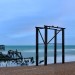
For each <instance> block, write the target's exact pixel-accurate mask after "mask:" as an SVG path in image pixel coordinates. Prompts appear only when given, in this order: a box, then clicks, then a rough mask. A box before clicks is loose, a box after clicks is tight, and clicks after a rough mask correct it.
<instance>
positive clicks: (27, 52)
mask: <svg viewBox="0 0 75 75" xmlns="http://www.w3.org/2000/svg"><path fill="white" fill-rule="evenodd" d="M9 50H14V51H16V50H17V51H19V52H21V53H22V56H23V57H24V58H28V57H33V58H34V61H35V62H36V46H35V45H6V46H5V50H2V51H0V52H2V53H3V54H7V53H8V51H9ZM47 53H48V56H47V64H53V63H54V45H53V44H51V45H50V44H49V45H48V51H47ZM42 60H44V45H42V44H40V45H39V62H40V61H42ZM73 61H75V45H65V62H73ZM35 62H34V64H30V66H33V65H35ZM6 63H7V62H3V61H2V62H1V63H0V67H7V66H8V67H14V66H20V65H17V64H13V63H12V64H11V63H9V64H10V65H9V64H7V65H6ZM57 63H62V46H61V44H58V45H57ZM43 64H44V62H42V63H40V64H39V65H43ZM24 66H25V65H24Z"/></svg>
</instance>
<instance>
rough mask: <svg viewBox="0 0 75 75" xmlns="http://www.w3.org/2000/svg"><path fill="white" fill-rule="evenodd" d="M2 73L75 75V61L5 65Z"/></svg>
mask: <svg viewBox="0 0 75 75" xmlns="http://www.w3.org/2000/svg"><path fill="white" fill-rule="evenodd" d="M0 75H75V62H69V63H65V64H50V65H47V66H31V67H5V68H0Z"/></svg>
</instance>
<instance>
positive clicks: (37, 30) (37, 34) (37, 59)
mask: <svg viewBox="0 0 75 75" xmlns="http://www.w3.org/2000/svg"><path fill="white" fill-rule="evenodd" d="M38 57H39V56H38V27H36V66H38Z"/></svg>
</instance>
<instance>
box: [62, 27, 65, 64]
mask: <svg viewBox="0 0 75 75" xmlns="http://www.w3.org/2000/svg"><path fill="white" fill-rule="evenodd" d="M64 46H65V41H64V28H62V63H64V59H65V51H64V49H65V47H64Z"/></svg>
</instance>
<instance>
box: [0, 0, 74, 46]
mask: <svg viewBox="0 0 75 75" xmlns="http://www.w3.org/2000/svg"><path fill="white" fill-rule="evenodd" d="M43 25H55V26H60V27H65V28H66V30H65V38H66V39H65V40H66V44H75V42H74V41H75V34H74V33H75V0H0V44H5V45H26V44H27V45H28V44H35V26H43ZM58 41H59V42H60V37H59V40H58Z"/></svg>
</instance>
